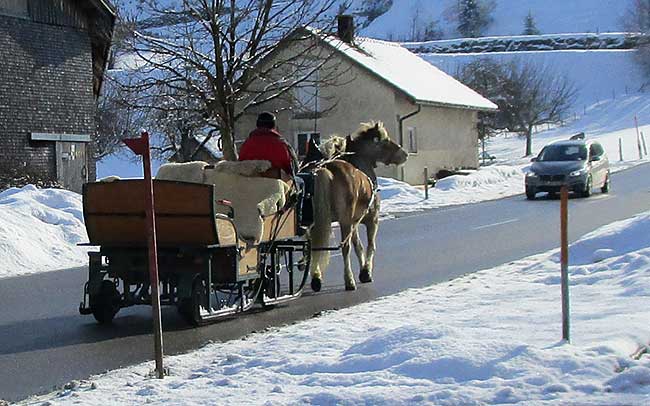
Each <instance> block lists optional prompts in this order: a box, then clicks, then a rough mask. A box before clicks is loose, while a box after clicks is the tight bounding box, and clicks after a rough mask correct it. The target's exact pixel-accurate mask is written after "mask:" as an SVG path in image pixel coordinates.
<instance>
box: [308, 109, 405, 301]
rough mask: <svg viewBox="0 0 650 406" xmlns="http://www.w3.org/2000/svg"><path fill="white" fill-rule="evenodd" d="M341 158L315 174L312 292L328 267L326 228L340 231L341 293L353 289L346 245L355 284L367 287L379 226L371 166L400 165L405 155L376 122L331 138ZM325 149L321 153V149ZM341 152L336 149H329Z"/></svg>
mask: <svg viewBox="0 0 650 406" xmlns="http://www.w3.org/2000/svg"><path fill="white" fill-rule="evenodd" d="M342 140H345V141H346V142H345V144H344V145H345V153H344V154H343V155H341V156H340V157H339V158H338V159H333V160H329V161H326V162H325V163H323V164H322V165H321V166H320V167H319V169H317V170H316V172H315V187H314V203H313V204H314V225H313V227H312V229H311V238H312V258H311V277H312V279H311V287H312V290H314V291H316V292H317V291H319V290H320V289H321V284H322V282H321V280H322V277H323V272H324V270H325V269H326V268H327V265H328V263H329V256H330V255H329V251H330V250H331V249H332V248H336V247H330V233H331V224H332V222H333V221H336V222H338V223H339V225H340V226H341V245H340V248H341V250H342V252H343V264H344V268H345V273H344V277H345V289H346V290H354V289H356V283H355V280H354V275H353V273H352V267H351V263H350V243H352V244H353V245H354V250H355V252H356V254H357V258H358V259H359V268H360V271H359V280H360V281H361V282H362V283H367V282H372V271H373V259H374V255H375V250H376V245H375V239H376V237H377V229H378V226H379V194H378V193H377V192H376V189H377V187H376V186H377V176H376V174H375V167H376V166H377V162H382V163H384V164H386V165H391V164H395V165H400V164H403V163H404V162H405V161H406V158H407V157H408V154H407V153H406V152H405V151H404V150H403V149H402V148H400V146H399V145H397V144H396V143H395V142H393V141H392V140H391V139H390V136H389V135H388V132H387V131H386V129H385V128H384V126H383V124H382V123H381V122H370V123H363V124H362V125H361V127H360V128H359V129H358V130H357V132H356V133H354V134H353V135H351V136H348V137H347V138H345V139H342V138H340V137H333V138H331V139H330V141H329V142H330V143H335V144H336V145H341V143H342ZM326 148H327V147H325V148H322V150H325V149H326ZM334 150H340V148H334ZM359 224H364V225H365V226H366V232H367V239H368V246H367V250H366V252H365V253H364V250H363V245H362V243H361V238H360V237H359V230H358V229H359Z"/></svg>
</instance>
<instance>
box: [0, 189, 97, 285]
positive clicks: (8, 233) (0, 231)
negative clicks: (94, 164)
mask: <svg viewBox="0 0 650 406" xmlns="http://www.w3.org/2000/svg"><path fill="white" fill-rule="evenodd" d="M86 239H87V237H86V229H85V228H84V223H83V210H82V206H81V196H80V195H78V194H77V193H74V192H69V191H67V190H57V189H37V188H36V187H34V186H32V185H28V186H25V187H23V188H11V189H7V190H5V191H3V192H0V278H2V277H7V276H15V275H20V274H27V273H33V272H42V271H51V270H55V269H61V268H67V267H72V266H78V265H81V264H83V263H85V262H86V261H87V257H86V249H84V248H80V247H77V246H76V244H77V243H81V242H86Z"/></svg>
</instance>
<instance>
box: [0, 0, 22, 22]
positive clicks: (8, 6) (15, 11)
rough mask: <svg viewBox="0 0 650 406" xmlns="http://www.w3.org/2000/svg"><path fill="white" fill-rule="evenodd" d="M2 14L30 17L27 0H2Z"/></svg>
mask: <svg viewBox="0 0 650 406" xmlns="http://www.w3.org/2000/svg"><path fill="white" fill-rule="evenodd" d="M0 15H7V16H12V17H23V18H27V17H29V14H28V12H27V0H2V1H0Z"/></svg>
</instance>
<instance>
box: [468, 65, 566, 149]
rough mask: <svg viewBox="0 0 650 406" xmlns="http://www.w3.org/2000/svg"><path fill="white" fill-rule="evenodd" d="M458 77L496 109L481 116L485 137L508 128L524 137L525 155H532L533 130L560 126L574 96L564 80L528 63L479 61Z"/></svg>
mask: <svg viewBox="0 0 650 406" xmlns="http://www.w3.org/2000/svg"><path fill="white" fill-rule="evenodd" d="M457 76H458V78H459V79H460V80H461V81H462V82H463V83H465V84H467V85H468V86H470V87H472V88H473V89H475V90H476V91H478V92H479V93H481V94H482V95H484V96H485V97H487V98H489V99H490V100H492V101H493V102H494V103H496V104H497V105H498V106H499V111H498V113H496V114H495V115H493V116H489V115H486V116H483V117H482V123H481V125H482V126H483V127H484V131H485V132H486V134H489V132H490V131H493V130H496V129H507V130H509V131H513V132H517V133H520V134H522V135H525V136H526V156H528V155H531V154H532V135H533V131H534V130H535V127H537V126H540V125H542V124H558V123H561V122H562V117H566V116H567V115H568V111H569V110H570V109H571V106H572V104H573V102H574V100H575V97H576V95H577V90H576V88H575V86H574V85H573V84H572V83H571V82H569V81H568V79H567V78H566V77H563V76H560V75H558V74H557V73H555V72H553V71H552V70H551V69H549V68H547V67H544V66H538V65H533V64H530V63H520V62H517V61H513V62H510V63H498V62H495V61H493V60H488V59H481V60H477V61H475V62H473V63H471V64H468V65H466V66H465V67H464V68H463V69H461V70H460V72H458V73H457Z"/></svg>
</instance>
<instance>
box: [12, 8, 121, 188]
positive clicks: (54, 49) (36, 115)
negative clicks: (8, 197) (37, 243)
mask: <svg viewBox="0 0 650 406" xmlns="http://www.w3.org/2000/svg"><path fill="white" fill-rule="evenodd" d="M114 22H115V11H114V10H113V8H112V7H111V5H110V4H109V3H108V2H107V1H105V0H0V173H1V172H5V174H6V173H9V172H30V173H37V174H39V175H40V176H41V177H42V178H44V179H49V180H52V181H57V182H58V183H60V184H61V185H63V186H64V187H65V188H67V189H70V190H74V191H80V190H81V185H82V184H83V183H84V182H87V181H88V180H94V179H95V162H94V160H93V159H92V151H91V150H90V149H91V143H90V141H91V137H92V134H93V132H94V131H95V121H94V115H95V113H94V111H95V101H96V98H97V96H98V94H99V91H100V88H101V86H102V77H103V74H104V67H105V65H106V60H107V57H108V52H109V47H110V42H111V36H112V31H113V25H114Z"/></svg>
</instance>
